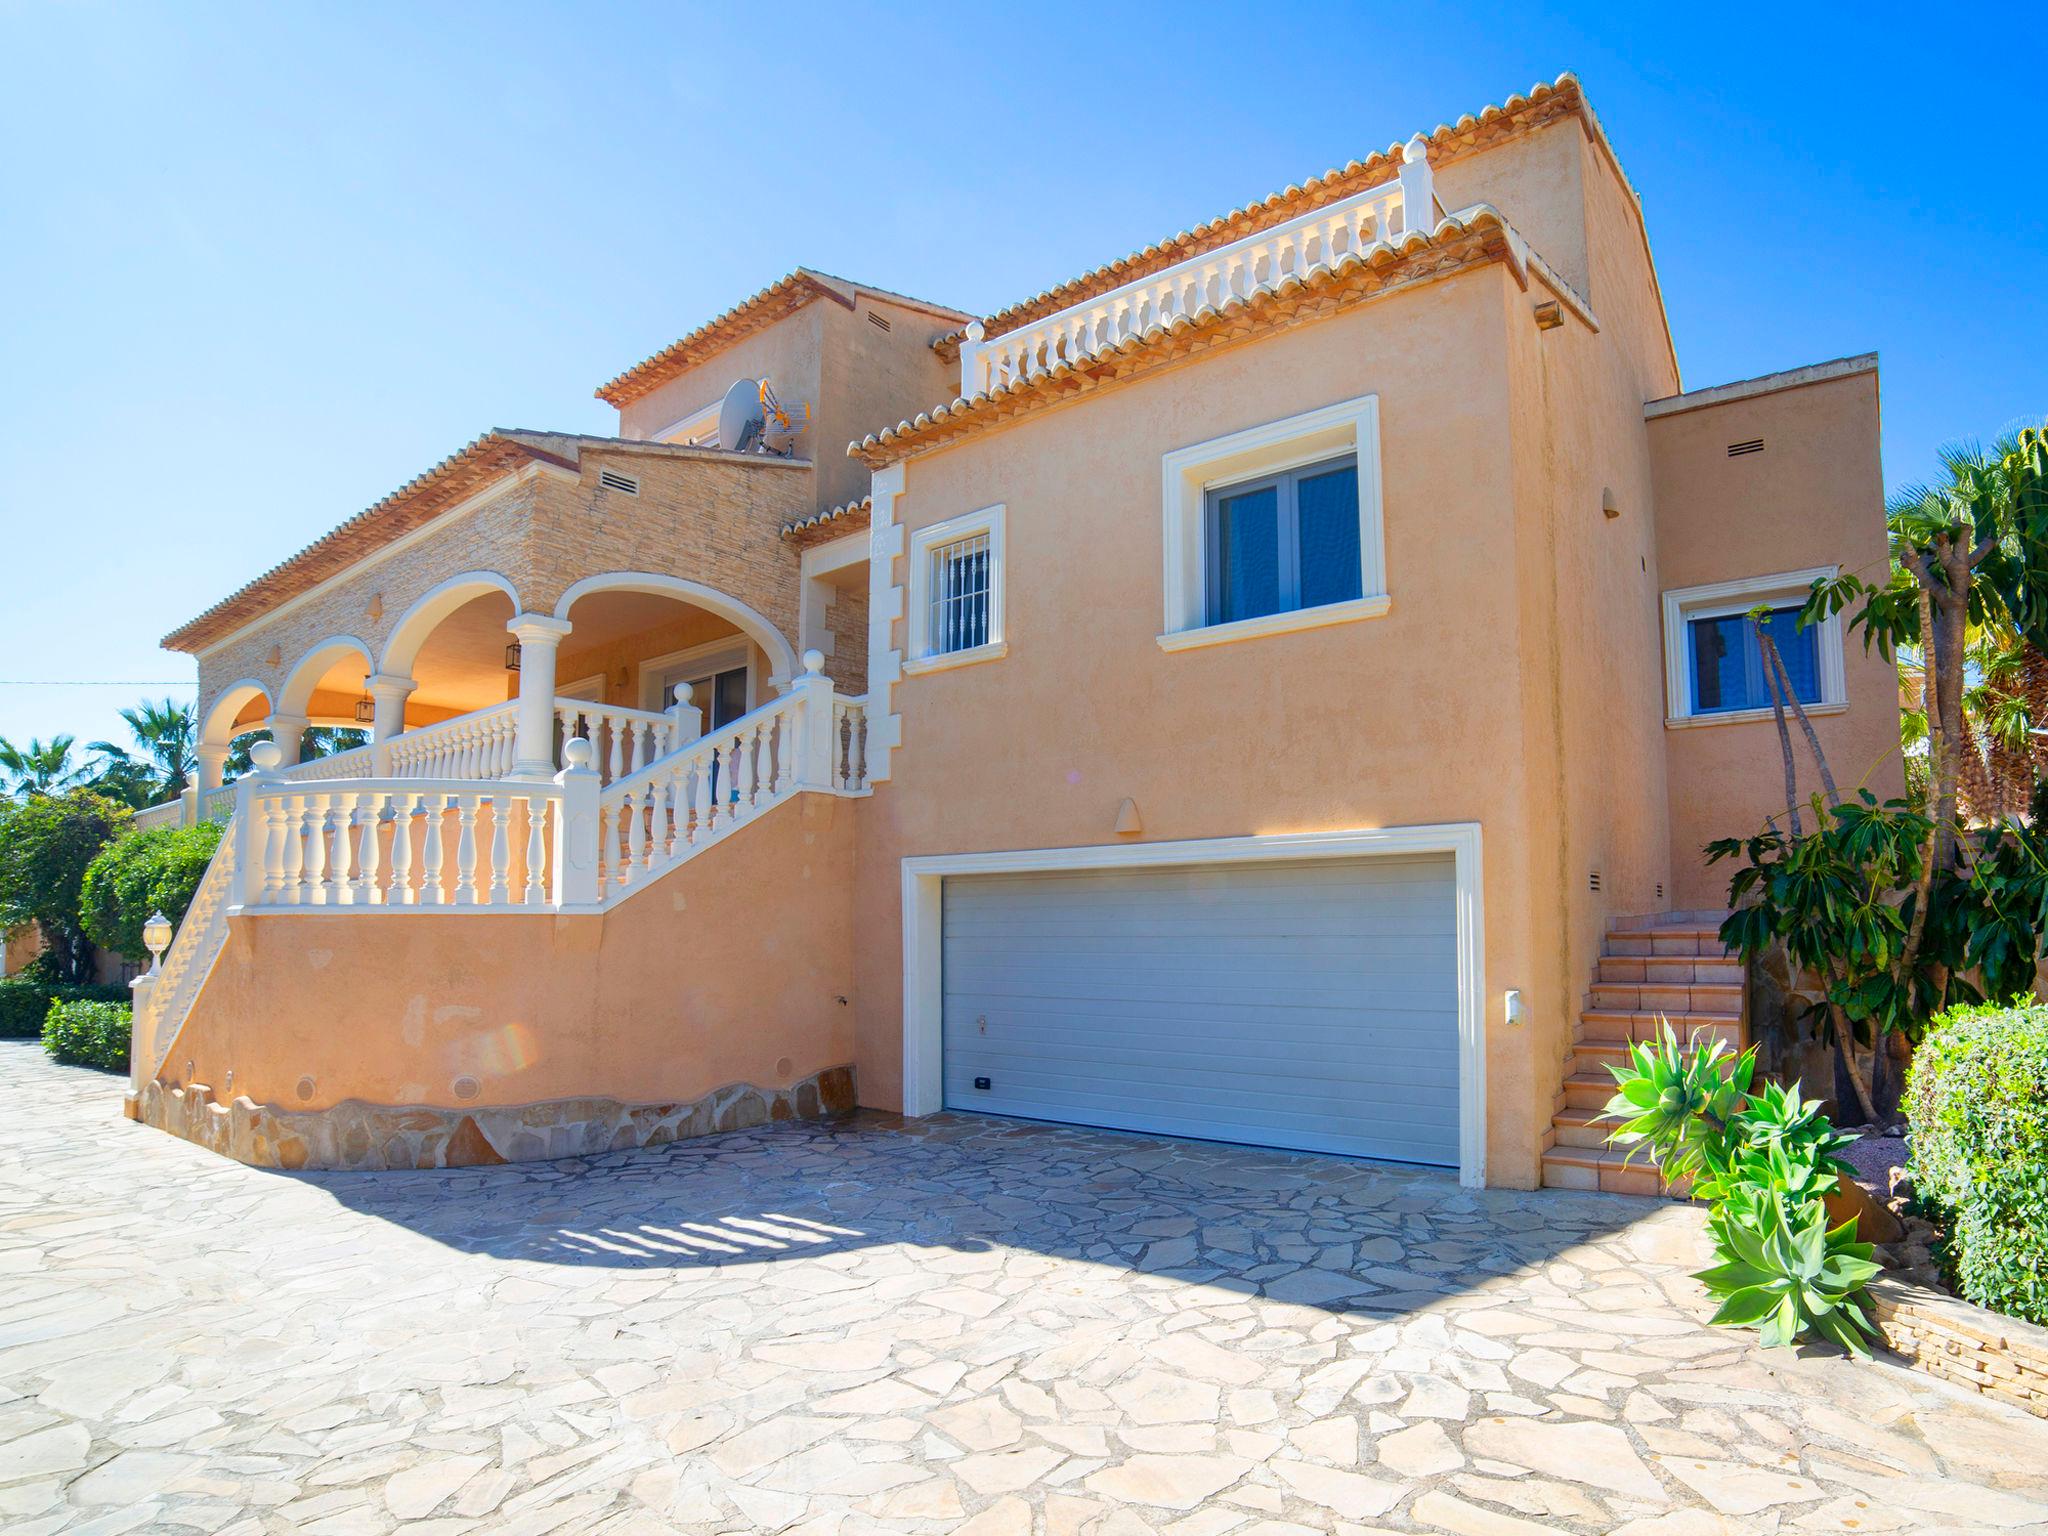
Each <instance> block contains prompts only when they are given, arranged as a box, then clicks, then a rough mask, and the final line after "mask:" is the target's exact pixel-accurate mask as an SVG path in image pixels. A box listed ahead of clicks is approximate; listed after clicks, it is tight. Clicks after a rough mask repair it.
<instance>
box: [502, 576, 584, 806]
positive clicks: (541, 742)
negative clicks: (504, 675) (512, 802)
mask: <svg viewBox="0 0 2048 1536" xmlns="http://www.w3.org/2000/svg"><path fill="white" fill-rule="evenodd" d="M505 628H506V629H508V630H510V631H511V633H512V635H513V636H514V637H515V638H516V639H517V640H518V641H519V715H518V725H517V728H516V733H515V735H514V737H513V747H512V774H511V776H512V777H513V778H515V779H551V778H553V777H554V775H555V653H556V651H557V650H558V649H559V648H560V646H561V644H562V637H563V636H564V635H566V634H568V633H569V621H568V620H567V619H557V618H551V617H549V616H548V615H546V614H544V613H522V614H519V615H517V616H516V617H515V618H513V619H511V620H509V621H508V622H507V623H506V625H505Z"/></svg>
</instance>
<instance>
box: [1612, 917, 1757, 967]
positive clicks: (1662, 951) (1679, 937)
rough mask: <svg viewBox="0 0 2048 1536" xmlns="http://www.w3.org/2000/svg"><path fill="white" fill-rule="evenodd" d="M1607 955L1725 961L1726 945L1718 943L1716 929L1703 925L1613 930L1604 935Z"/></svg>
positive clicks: (1718, 929) (1717, 931)
mask: <svg viewBox="0 0 2048 1536" xmlns="http://www.w3.org/2000/svg"><path fill="white" fill-rule="evenodd" d="M1606 952H1607V953H1608V954H1610V955H1704V956H1706V957H1708V958H1710V959H1714V960H1722V959H1726V958H1727V956H1728V954H1729V950H1728V946H1727V945H1725V944H1723V943H1722V942H1721V930H1720V928H1719V927H1718V926H1712V927H1710V926H1707V925H1704V924H1701V925H1697V926H1695V925H1693V924H1685V925H1682V926H1681V925H1676V924H1674V925H1673V926H1670V927H1657V928H1615V929H1611V930H1609V932H1608V935H1607V946H1606Z"/></svg>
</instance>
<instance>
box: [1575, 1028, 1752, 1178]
mask: <svg viewBox="0 0 2048 1536" xmlns="http://www.w3.org/2000/svg"><path fill="white" fill-rule="evenodd" d="M1628 1051H1629V1064H1628V1066H1627V1067H1625V1068H1624V1067H1609V1068H1608V1069H1607V1070H1608V1071H1609V1072H1610V1073H1612V1074H1613V1076H1614V1081H1615V1086H1616V1087H1617V1088H1618V1089H1619V1092H1617V1093H1616V1094H1615V1095H1614V1097H1613V1098H1611V1099H1609V1100H1608V1101H1607V1108H1606V1110H1605V1111H1604V1112H1603V1113H1604V1114H1605V1115H1606V1117H1607V1118H1610V1119H1617V1120H1620V1121H1621V1122H1622V1124H1621V1127H1620V1129H1619V1130H1616V1131H1613V1132H1611V1133H1610V1134H1609V1135H1608V1138H1607V1139H1608V1141H1609V1142H1611V1143H1612V1144H1614V1145H1615V1146H1619V1147H1627V1148H1628V1149H1629V1151H1630V1155H1631V1156H1633V1155H1634V1153H1635V1152H1636V1151H1637V1150H1641V1151H1645V1152H1647V1153H1649V1155H1650V1160H1651V1161H1652V1162H1654V1163H1655V1164H1656V1165H1657V1167H1658V1168H1660V1169H1661V1170H1662V1171H1663V1173H1664V1176H1665V1178H1666V1179H1667V1180H1673V1181H1675V1180H1678V1179H1695V1180H1696V1179H1697V1178H1698V1177H1699V1176H1700V1174H1701V1172H1702V1171H1703V1169H1704V1168H1706V1167H1707V1166H1708V1165H1709V1164H1710V1163H1712V1162H1717V1161H1722V1160H1725V1158H1726V1155H1727V1150H1726V1142H1727V1136H1728V1127H1729V1125H1730V1123H1731V1122H1732V1121H1733V1120H1734V1118H1735V1115H1736V1112H1737V1111H1738V1110H1739V1109H1740V1108H1741V1106H1742V1104H1743V1102H1744V1099H1745V1097H1746V1095H1747V1094H1748V1092H1749V1084H1750V1080H1751V1078H1752V1077H1754V1076H1755V1073H1756V1053H1755V1052H1754V1051H1744V1052H1743V1053H1742V1054H1741V1055H1739V1056H1737V1055H1734V1054H1733V1053H1731V1052H1730V1051H1729V1049H1728V1045H1727V1043H1726V1042H1725V1041H1723V1040H1721V1039H1720V1038H1719V1037H1715V1038H1713V1039H1710V1040H1707V1041H1706V1042H1704V1043H1702V1042H1701V1041H1700V1040H1699V1039H1698V1038H1697V1037H1695V1038H1694V1041H1693V1043H1692V1045H1691V1046H1690V1047H1688V1048H1686V1049H1681V1048H1680V1047H1679V1044H1678V1037H1677V1036H1676V1035H1675V1034H1673V1033H1672V1030H1671V1026H1670V1025H1669V1024H1668V1023H1667V1024H1666V1025H1665V1026H1664V1031H1663V1037H1662V1038H1661V1039H1659V1040H1655V1041H1649V1042H1645V1041H1640V1040H1639V1041H1636V1042H1634V1043H1633V1044H1631V1045H1630V1046H1629V1048H1628Z"/></svg>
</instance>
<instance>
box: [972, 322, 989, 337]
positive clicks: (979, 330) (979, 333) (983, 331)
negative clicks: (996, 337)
mask: <svg viewBox="0 0 2048 1536" xmlns="http://www.w3.org/2000/svg"><path fill="white" fill-rule="evenodd" d="M987 334H988V327H987V326H985V325H983V324H982V323H981V322H980V321H979V320H970V321H968V322H967V339H968V340H969V341H972V342H979V341H980V340H981V339H982V338H983V337H984V336H986V335H987Z"/></svg>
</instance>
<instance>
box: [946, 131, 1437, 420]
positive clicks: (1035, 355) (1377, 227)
mask: <svg viewBox="0 0 2048 1536" xmlns="http://www.w3.org/2000/svg"><path fill="white" fill-rule="evenodd" d="M1426 149H1427V146H1426V145H1425V144H1424V142H1423V140H1422V138H1421V136H1420V135H1418V136H1417V137H1415V138H1413V139H1411V140H1409V142H1408V146H1407V148H1406V150H1405V151H1404V152H1403V157H1404V163H1403V165H1402V167H1401V172H1400V175H1399V176H1398V177H1397V178H1396V179H1395V180H1393V181H1389V182H1386V183H1384V184H1383V185H1381V186H1377V187H1370V188H1367V189H1366V190H1365V191H1363V192H1357V193H1354V194H1353V195H1351V196H1350V197H1347V198H1343V199H1341V200H1340V201H1338V202H1334V203H1329V204H1326V205H1324V206H1323V207H1321V208H1317V209H1315V210H1314V211H1312V212H1310V213H1305V214H1302V215H1300V216H1299V217H1297V218H1293V219H1289V220H1288V221H1286V222H1285V223H1283V224H1276V225H1274V226H1272V227H1271V228H1269V229H1262V230H1260V231H1258V232H1257V233H1256V234H1251V235H1247V236H1245V237H1244V238H1243V239H1241V240H1236V241H1233V242H1232V243H1230V244H1229V245H1225V246H1219V247H1218V248H1217V249H1215V250H1213V251H1205V252H1203V253H1202V254H1201V255H1199V256H1192V257H1189V258H1188V259H1187V260H1186V261H1182V262H1179V263H1176V264H1175V265H1173V266H1171V267H1168V268H1166V269H1165V270H1164V271H1162V272H1155V273H1153V274H1151V275H1150V276H1148V277H1141V278H1137V279H1135V280H1134V281H1132V282H1128V283H1125V284H1124V285H1123V286H1122V287H1120V288H1112V289H1111V290H1110V291H1109V292H1107V293H1103V294H1098V295H1096V296H1095V297H1093V298H1090V299H1084V300H1082V301H1081V302H1080V303H1078V304H1071V305H1069V306H1067V308H1065V309H1062V310H1060V311H1059V312H1058V313H1056V314H1051V315H1047V316H1045V317H1044V318H1043V319H1041V320H1034V321H1033V322H1032V323H1031V324H1029V325H1025V326H1020V327H1018V328H1017V329H1016V330H1013V331H1005V332H1004V333H1003V334H1002V335H1000V336H995V337H991V338H989V339H987V340H984V339H983V329H982V324H981V322H980V321H978V320H977V321H975V322H974V323H973V324H971V325H969V326H968V327H967V337H966V340H965V341H963V342H962V343H961V346H960V393H961V395H962V396H963V397H964V398H966V399H969V400H971V399H973V398H974V397H975V396H976V395H980V394H987V393H988V392H989V391H991V390H995V389H1000V388H1002V387H1003V386H1004V385H1007V384H1013V383H1017V382H1021V381H1023V380H1028V379H1032V378H1036V377H1038V376H1039V375H1041V374H1045V373H1049V372H1051V371H1052V370H1053V369H1055V368H1057V367H1059V366H1060V365H1061V364H1062V363H1082V362H1085V361H1087V360H1088V359H1089V358H1092V357H1096V356H1099V355H1100V354H1102V353H1104V352H1107V351H1109V350H1110V349H1112V348H1114V347H1116V346H1118V345H1120V344H1121V343H1122V342H1123V341H1125V340H1126V339H1127V338H1129V337H1132V336H1141V335H1143V334H1144V333H1145V332H1146V331H1148V330H1150V329H1152V328H1153V327H1154V326H1161V325H1171V324H1173V322H1174V321H1176V320H1178V319H1181V318H1182V317H1188V318H1192V317H1193V316H1195V315H1197V314H1199V313H1200V312H1201V311H1203V310H1204V309H1218V308H1221V307H1222V306H1223V305H1224V304H1225V303H1227V302H1229V301H1230V300H1231V299H1233V298H1245V297H1249V296H1250V295H1251V294H1252V293H1253V292H1255V291H1256V290H1258V289H1259V288H1261V287H1265V288H1271V287H1273V286H1275V285H1276V284H1278V283H1279V282H1280V281H1281V279H1283V278H1285V277H1288V276H1300V275H1302V274H1305V273H1307V272H1308V271H1309V270H1310V269H1311V268H1314V267H1318V266H1329V265H1330V264H1331V263H1333V262H1335V261H1336V260H1337V259H1338V258H1340V257H1342V256H1344V255H1346V254H1347V253H1350V252H1360V251H1365V250H1368V249H1370V248H1371V247H1372V246H1374V245H1377V244H1381V243H1383V242H1387V241H1391V240H1393V239H1396V238H1397V237H1399V236H1401V235H1404V234H1406V233H1407V232H1408V231H1409V230H1410V229H1411V228H1414V229H1425V230H1426V229H1429V228H1432V227H1433V226H1434V225H1435V222H1436V193H1435V189H1434V186H1433V184H1432V181H1431V177H1430V170H1429V160H1428V158H1427V154H1426Z"/></svg>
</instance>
